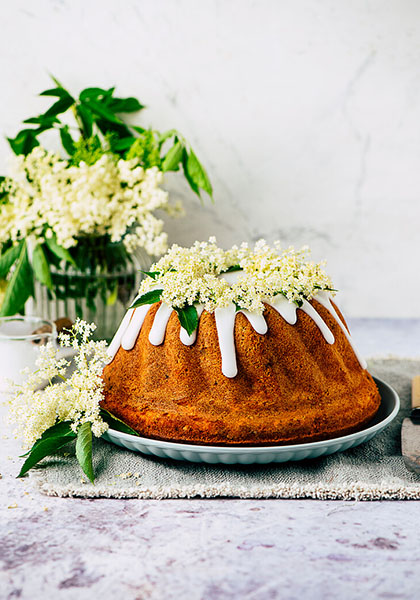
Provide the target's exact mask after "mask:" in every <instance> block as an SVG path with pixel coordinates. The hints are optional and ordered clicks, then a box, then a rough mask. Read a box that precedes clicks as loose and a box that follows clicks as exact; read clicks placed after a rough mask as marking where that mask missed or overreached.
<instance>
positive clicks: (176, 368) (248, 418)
mask: <svg viewBox="0 0 420 600" xmlns="http://www.w3.org/2000/svg"><path fill="white" fill-rule="evenodd" d="M311 304H312V305H313V306H314V307H315V308H316V310H317V312H318V313H319V314H320V316H321V317H322V318H323V320H324V321H325V322H326V324H327V325H328V327H329V328H330V329H331V331H332V332H333V334H334V337H335V343H334V344H332V345H330V344H328V343H327V342H326V341H325V339H324V337H323V336H322V334H321V332H320V330H319V329H318V326H317V325H316V324H315V323H314V321H313V320H312V319H311V318H310V317H309V316H308V315H306V314H305V313H304V312H303V311H300V310H299V311H298V312H297V314H298V320H297V323H296V324H295V325H289V324H288V323H287V322H286V321H285V320H284V319H283V318H282V317H281V316H280V315H279V314H278V313H277V311H276V310H274V309H273V308H271V307H270V306H267V305H266V309H265V312H264V316H265V318H266V321H267V325H268V332H267V333H266V334H265V335H260V334H258V333H256V332H255V331H254V330H253V328H252V327H251V326H250V324H249V322H248V320H247V319H246V317H245V316H244V315H242V314H238V315H237V317H236V323H235V345H236V356H237V363H238V375H237V376H236V377H234V378H228V377H225V376H224V375H223V374H222V372H221V356H220V349H219V344H218V337H217V330H216V324H215V318H214V314H210V313H207V312H203V314H202V316H201V318H200V321H199V325H198V332H197V340H196V342H195V343H194V344H193V345H192V346H185V345H184V344H183V343H182V342H181V341H180V339H179V333H180V324H179V320H178V317H177V315H176V313H175V312H173V313H172V315H171V317H170V319H169V323H168V327H167V330H166V337H165V341H164V343H163V344H162V345H160V346H153V345H152V344H150V342H149V340H148V335H149V331H150V328H151V325H152V323H153V318H154V315H155V313H156V311H157V309H158V307H159V304H156V305H152V306H151V308H150V310H149V312H148V314H147V316H146V319H145V322H144V325H143V327H142V329H141V332H140V334H139V337H138V339H137V342H136V344H135V346H134V348H133V349H132V350H130V351H126V350H124V349H122V348H120V349H119V350H118V352H117V354H116V356H115V358H114V360H113V361H112V362H111V363H110V364H109V365H107V366H106V367H105V369H104V381H105V399H104V401H103V402H102V406H103V407H104V408H106V409H107V410H109V411H110V412H111V413H112V414H114V415H115V416H117V417H118V418H120V419H122V420H123V421H125V422H126V423H127V424H129V425H130V426H131V427H132V428H133V429H135V430H136V431H137V432H138V433H139V434H140V435H142V436H144V437H149V438H156V439H162V440H171V441H177V442H185V443H192V444H214V445H247V446H249V445H284V444H296V443H302V442H310V441H316V440H320V439H328V438H332V437H337V436H341V435H345V434H347V433H351V432H353V431H355V430H357V429H360V428H362V427H363V426H364V425H365V424H367V423H368V422H369V421H370V420H371V419H372V417H373V416H374V415H375V413H376V412H377V410H378V408H379V405H380V396H379V392H378V390H377V388H376V385H375V383H374V381H373V379H372V377H371V376H370V375H369V373H368V372H367V371H366V370H364V369H362V367H361V366H360V364H359V362H358V360H357V358H356V356H355V354H354V352H353V350H352V348H351V346H350V344H349V342H348V341H347V339H346V337H345V335H344V334H343V332H342V330H341V328H340V326H339V324H338V323H337V322H336V320H335V319H334V318H333V317H332V315H331V314H330V313H329V311H328V310H327V309H326V308H324V306H322V305H321V304H319V303H318V302H317V301H316V300H312V301H311ZM335 308H336V307H335ZM340 316H341V315H340Z"/></svg>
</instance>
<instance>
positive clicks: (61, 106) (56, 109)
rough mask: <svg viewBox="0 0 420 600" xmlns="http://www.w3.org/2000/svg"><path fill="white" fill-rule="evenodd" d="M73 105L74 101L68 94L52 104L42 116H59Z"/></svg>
mask: <svg viewBox="0 0 420 600" xmlns="http://www.w3.org/2000/svg"><path fill="white" fill-rule="evenodd" d="M73 104H74V99H73V98H72V97H71V96H70V95H69V94H68V95H67V96H63V98H60V99H59V100H57V102H54V104H53V105H52V106H50V108H49V109H48V110H47V111H45V112H44V114H43V116H44V117H50V116H55V115H60V114H62V113H64V112H66V111H67V110H68V109H69V108H70V106H72V105H73Z"/></svg>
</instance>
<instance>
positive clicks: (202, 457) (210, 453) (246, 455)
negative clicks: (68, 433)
mask: <svg viewBox="0 0 420 600" xmlns="http://www.w3.org/2000/svg"><path fill="white" fill-rule="evenodd" d="M374 379H375V382H376V385H377V386H378V389H379V393H380V395H381V406H380V407H379V410H378V412H377V414H376V416H375V418H374V419H373V420H372V421H371V423H370V424H369V426H368V427H365V429H362V430H361V431H358V432H356V433H352V434H350V435H344V436H342V437H339V438H334V439H331V440H324V441H320V442H311V443H308V444H295V445H293V446H262V447H257V448H252V447H246V446H242V447H236V448H228V447H224V446H196V445H193V444H180V443H177V442H164V441H161V440H152V439H148V438H143V437H137V436H134V435H129V434H127V433H121V432H120V431H115V430H113V429H108V431H107V432H106V433H104V435H103V436H102V437H103V438H104V439H105V440H107V441H108V442H113V443H114V444H117V445H118V446H122V447H123V448H127V449H128V450H134V451H135V452H141V453H142V454H149V455H152V456H158V457H160V458H173V459H175V460H184V461H190V462H198V463H212V464H217V463H222V464H226V465H233V464H241V465H250V464H254V463H258V464H266V463H271V462H288V461H296V460H305V459H307V458H318V457H319V456H324V455H327V454H333V453H334V452H342V451H343V450H348V449H349V448H354V447H355V446H358V445H359V444H363V442H367V441H368V440H370V439H372V438H373V436H374V435H376V434H377V433H379V432H380V431H382V430H383V429H384V428H385V427H386V426H387V425H389V423H391V421H392V420H393V419H394V418H395V417H396V415H397V413H398V411H399V408H400V400H399V398H398V395H397V393H396V391H395V390H394V389H393V388H392V387H391V386H389V385H388V384H387V383H385V382H384V381H381V380H380V379H377V378H374Z"/></svg>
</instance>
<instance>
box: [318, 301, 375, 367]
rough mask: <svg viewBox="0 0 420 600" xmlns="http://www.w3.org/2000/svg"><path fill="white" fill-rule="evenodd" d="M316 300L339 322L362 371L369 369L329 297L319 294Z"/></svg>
mask: <svg viewBox="0 0 420 600" xmlns="http://www.w3.org/2000/svg"><path fill="white" fill-rule="evenodd" d="M315 300H316V301H317V302H319V303H320V304H322V306H324V308H326V309H327V310H328V311H329V312H330V313H331V314H332V316H333V317H334V319H335V320H336V321H337V323H338V324H339V325H340V327H341V329H342V331H343V333H344V335H345V336H346V338H347V341H348V342H349V344H350V346H351V347H352V348H353V352H354V353H355V355H356V358H357V360H358V361H359V363H360V366H361V367H362V369H366V367H367V362H366V361H365V359H364V358H363V356H362V355H361V354H360V352H359V351H358V349H357V348H356V346H355V344H354V342H353V340H352V338H351V336H350V334H349V332H348V331H347V328H346V326H345V325H344V323H343V321H342V320H341V319H340V317H339V315H338V313H337V311H336V310H335V308H334V306H333V305H332V304H331V299H330V297H329V295H328V294H327V293H326V292H323V291H322V292H318V294H317V295H316V296H315Z"/></svg>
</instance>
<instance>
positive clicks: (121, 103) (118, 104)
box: [108, 98, 145, 113]
mask: <svg viewBox="0 0 420 600" xmlns="http://www.w3.org/2000/svg"><path fill="white" fill-rule="evenodd" d="M108 106H109V107H110V108H111V109H112V110H113V111H114V112H117V113H131V112H137V111H138V110H142V109H143V108H145V107H144V104H140V102H139V101H138V100H137V98H111V100H110V101H109V102H108Z"/></svg>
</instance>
